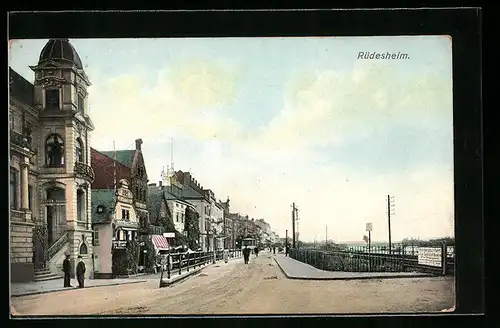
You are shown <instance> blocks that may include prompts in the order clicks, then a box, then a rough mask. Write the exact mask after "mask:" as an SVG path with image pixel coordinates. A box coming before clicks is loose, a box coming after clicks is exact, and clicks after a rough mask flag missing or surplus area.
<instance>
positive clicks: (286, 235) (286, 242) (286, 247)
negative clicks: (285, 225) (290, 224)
mask: <svg viewBox="0 0 500 328" xmlns="http://www.w3.org/2000/svg"><path fill="white" fill-rule="evenodd" d="M287 249H288V229H287V230H285V256H288V252H287Z"/></svg>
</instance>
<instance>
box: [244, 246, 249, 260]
mask: <svg viewBox="0 0 500 328" xmlns="http://www.w3.org/2000/svg"><path fill="white" fill-rule="evenodd" d="M249 258H250V248H248V247H245V248H243V259H244V260H245V264H248V260H249Z"/></svg>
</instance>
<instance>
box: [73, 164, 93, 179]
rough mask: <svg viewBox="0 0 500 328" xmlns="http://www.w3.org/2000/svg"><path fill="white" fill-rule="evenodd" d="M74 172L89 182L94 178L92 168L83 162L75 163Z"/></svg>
mask: <svg viewBox="0 0 500 328" xmlns="http://www.w3.org/2000/svg"><path fill="white" fill-rule="evenodd" d="M75 174H76V176H79V177H81V178H84V179H85V180H88V181H90V182H92V181H94V179H95V174H94V170H92V167H90V166H89V165H87V164H85V163H81V162H76V163H75Z"/></svg>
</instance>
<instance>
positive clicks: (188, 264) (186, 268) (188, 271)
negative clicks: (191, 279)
mask: <svg viewBox="0 0 500 328" xmlns="http://www.w3.org/2000/svg"><path fill="white" fill-rule="evenodd" d="M186 269H187V272H189V253H187V267H186Z"/></svg>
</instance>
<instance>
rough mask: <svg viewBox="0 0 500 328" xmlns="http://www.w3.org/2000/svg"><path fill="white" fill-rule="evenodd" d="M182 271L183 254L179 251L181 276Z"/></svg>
mask: <svg viewBox="0 0 500 328" xmlns="http://www.w3.org/2000/svg"><path fill="white" fill-rule="evenodd" d="M181 273H182V254H181V253H179V276H180V275H181Z"/></svg>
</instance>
